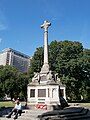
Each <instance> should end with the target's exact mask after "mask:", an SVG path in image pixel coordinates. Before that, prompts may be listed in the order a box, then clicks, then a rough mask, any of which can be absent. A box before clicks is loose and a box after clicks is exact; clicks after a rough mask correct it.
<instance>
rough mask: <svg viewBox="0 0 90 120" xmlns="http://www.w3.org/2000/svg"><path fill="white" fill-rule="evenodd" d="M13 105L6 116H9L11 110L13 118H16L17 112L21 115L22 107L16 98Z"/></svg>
mask: <svg viewBox="0 0 90 120" xmlns="http://www.w3.org/2000/svg"><path fill="white" fill-rule="evenodd" d="M15 103H16V104H15V107H14V108H13V109H12V111H11V112H10V113H9V114H8V116H7V118H11V115H12V114H13V112H14V113H15V117H14V119H17V118H18V114H19V115H21V113H22V107H21V103H20V101H19V99H17V100H16V101H15Z"/></svg>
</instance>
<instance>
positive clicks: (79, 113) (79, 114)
mask: <svg viewBox="0 0 90 120" xmlns="http://www.w3.org/2000/svg"><path fill="white" fill-rule="evenodd" d="M87 112H88V109H83V111H81V112H77V113H73V114H64V115H60V116H59V117H60V118H64V117H73V116H82V115H86V114H87Z"/></svg>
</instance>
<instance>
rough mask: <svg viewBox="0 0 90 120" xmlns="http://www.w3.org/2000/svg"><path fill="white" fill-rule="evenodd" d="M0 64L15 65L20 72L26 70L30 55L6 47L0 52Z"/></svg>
mask: <svg viewBox="0 0 90 120" xmlns="http://www.w3.org/2000/svg"><path fill="white" fill-rule="evenodd" d="M0 65H4V66H5V65H12V66H15V67H16V68H17V69H18V70H19V71H20V72H21V73H23V72H26V71H27V70H28V67H29V66H30V56H28V55H25V54H23V53H21V52H19V51H16V50H14V49H12V48H6V49H4V50H3V51H2V52H1V53H0Z"/></svg>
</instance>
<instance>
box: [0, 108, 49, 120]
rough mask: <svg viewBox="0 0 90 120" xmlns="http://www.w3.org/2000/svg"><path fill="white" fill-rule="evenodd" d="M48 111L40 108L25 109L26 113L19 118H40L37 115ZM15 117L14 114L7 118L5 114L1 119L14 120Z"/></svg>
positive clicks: (22, 119) (21, 119)
mask: <svg viewBox="0 0 90 120" xmlns="http://www.w3.org/2000/svg"><path fill="white" fill-rule="evenodd" d="M46 111H48V110H40V109H35V110H30V109H29V110H25V113H22V115H21V116H19V117H18V120H39V119H38V118H37V116H38V115H40V114H42V113H44V112H46ZM13 118H14V116H13V115H12V117H11V118H6V116H4V117H0V120H13Z"/></svg>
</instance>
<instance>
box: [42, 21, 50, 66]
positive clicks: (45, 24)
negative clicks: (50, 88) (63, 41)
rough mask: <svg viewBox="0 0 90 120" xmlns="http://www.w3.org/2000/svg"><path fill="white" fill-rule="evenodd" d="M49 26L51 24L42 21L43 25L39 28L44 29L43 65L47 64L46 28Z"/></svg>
mask: <svg viewBox="0 0 90 120" xmlns="http://www.w3.org/2000/svg"><path fill="white" fill-rule="evenodd" d="M49 26H51V23H49V22H48V21H46V20H45V21H44V24H43V25H41V28H44V65H46V64H48V27H49Z"/></svg>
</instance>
